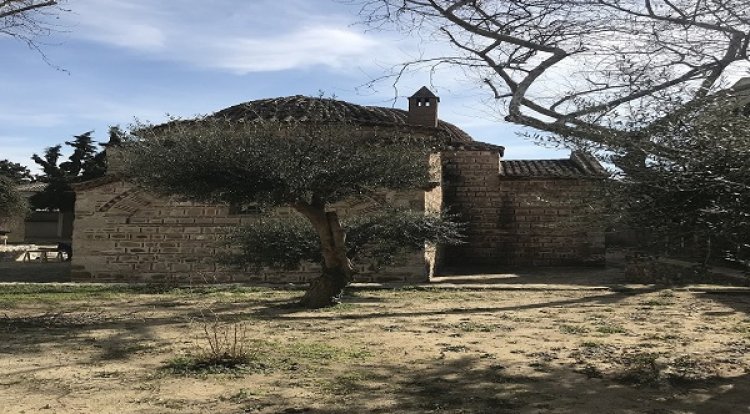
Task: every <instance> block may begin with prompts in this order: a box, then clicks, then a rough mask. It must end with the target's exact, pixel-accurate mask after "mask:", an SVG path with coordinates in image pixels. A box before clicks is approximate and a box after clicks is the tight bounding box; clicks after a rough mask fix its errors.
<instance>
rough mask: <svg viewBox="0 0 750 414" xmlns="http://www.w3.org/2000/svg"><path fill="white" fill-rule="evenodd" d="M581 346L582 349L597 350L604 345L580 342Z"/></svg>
mask: <svg viewBox="0 0 750 414" xmlns="http://www.w3.org/2000/svg"><path fill="white" fill-rule="evenodd" d="M581 346H582V347H584V348H599V347H602V346H604V344H602V343H601V342H594V341H586V342H582V343H581Z"/></svg>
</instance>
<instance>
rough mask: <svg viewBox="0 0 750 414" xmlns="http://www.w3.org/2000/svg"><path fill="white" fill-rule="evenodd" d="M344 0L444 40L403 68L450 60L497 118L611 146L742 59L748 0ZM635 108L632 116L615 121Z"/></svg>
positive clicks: (724, 79) (375, 17) (701, 92)
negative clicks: (494, 105) (498, 111)
mask: <svg viewBox="0 0 750 414" xmlns="http://www.w3.org/2000/svg"><path fill="white" fill-rule="evenodd" d="M351 1H354V2H356V3H358V4H362V5H363V8H362V16H363V18H364V19H365V21H366V23H368V24H369V25H372V26H377V27H379V26H381V25H396V26H398V27H399V28H400V29H402V30H407V31H411V30H417V31H420V32H422V33H425V32H428V33H430V34H431V35H432V36H434V37H435V38H437V39H438V40H443V41H446V42H448V43H450V44H451V45H452V46H453V48H452V52H450V54H447V55H443V56H422V57H420V58H418V59H416V60H414V61H412V62H408V63H406V64H405V65H404V66H402V67H401V68H400V69H401V70H402V71H403V70H404V69H406V68H409V67H413V66H415V65H416V66H420V65H445V64H451V65H456V66H460V67H462V68H463V69H465V71H468V72H470V73H472V74H473V75H476V76H477V80H479V81H480V82H482V83H483V85H484V86H485V87H486V88H488V90H489V91H491V94H492V96H494V98H496V99H497V100H500V101H502V103H503V104H504V108H505V113H504V114H503V115H505V119H506V120H507V121H509V122H513V123H517V124H521V125H526V126H531V127H534V128H537V129H539V130H542V131H546V132H550V133H553V134H555V135H558V136H562V137H565V138H567V139H583V140H584V141H586V142H593V143H597V144H601V145H605V146H607V147H608V148H609V149H612V150H615V151H624V152H630V153H632V152H637V146H638V145H639V144H638V140H639V136H643V135H644V134H642V133H641V134H639V133H638V132H637V131H638V130H642V128H644V127H647V126H648V125H649V124H650V123H652V122H654V121H655V120H657V119H659V118H660V117H661V116H663V115H664V114H666V113H667V112H668V111H671V110H673V109H674V108H675V107H677V106H683V105H685V104H687V103H689V102H693V101H696V100H700V99H703V98H704V97H706V96H708V95H711V94H713V93H715V92H716V91H719V90H722V89H724V88H725V87H727V86H728V80H729V79H730V78H731V77H730V76H729V74H730V72H733V71H735V70H736V69H738V70H741V69H743V65H744V64H746V63H747V61H748V43H750V1H748V0H351ZM745 70H746V69H745ZM395 76H396V77H398V74H396V75H395ZM633 113H638V117H637V119H638V120H639V121H638V124H637V125H634V124H633V123H626V122H622V120H623V119H633V117H632V115H633Z"/></svg>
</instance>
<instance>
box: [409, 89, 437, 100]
mask: <svg viewBox="0 0 750 414" xmlns="http://www.w3.org/2000/svg"><path fill="white" fill-rule="evenodd" d="M411 98H435V99H437V100H438V101H439V100H440V98H439V97H438V96H437V95H435V94H434V93H432V91H431V90H430V89H429V88H427V87H426V86H423V87H421V88H419V90H418V91H416V92H414V95H412V96H411Z"/></svg>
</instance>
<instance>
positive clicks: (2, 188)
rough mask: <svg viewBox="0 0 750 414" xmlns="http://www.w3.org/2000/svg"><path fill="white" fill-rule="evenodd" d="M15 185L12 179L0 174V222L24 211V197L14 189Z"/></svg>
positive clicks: (20, 214)
mask: <svg viewBox="0 0 750 414" xmlns="http://www.w3.org/2000/svg"><path fill="white" fill-rule="evenodd" d="M16 185H18V184H17V183H16V182H15V181H14V180H12V179H11V178H9V177H6V176H4V175H1V174H0V222H4V221H5V220H7V219H12V218H15V217H18V216H22V215H23V214H24V213H25V212H26V208H27V206H26V199H25V198H24V197H23V196H22V195H21V194H20V193H19V192H18V191H17V190H16Z"/></svg>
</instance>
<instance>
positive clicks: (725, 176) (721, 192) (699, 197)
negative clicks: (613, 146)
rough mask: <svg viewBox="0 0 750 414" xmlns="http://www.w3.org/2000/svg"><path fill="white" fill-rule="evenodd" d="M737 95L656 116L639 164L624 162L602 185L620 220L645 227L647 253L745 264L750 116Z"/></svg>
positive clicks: (749, 247) (749, 224)
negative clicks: (615, 177)
mask: <svg viewBox="0 0 750 414" xmlns="http://www.w3.org/2000/svg"><path fill="white" fill-rule="evenodd" d="M735 99H736V97H735ZM744 100H746V99H740V102H739V103H740V105H734V106H733V105H731V101H732V99H731V98H729V97H708V98H705V99H702V100H701V101H699V102H695V103H694V104H691V105H688V106H686V107H684V108H682V110H680V111H677V112H675V113H673V114H670V115H669V116H667V117H665V118H663V119H661V120H660V121H659V122H658V123H656V124H654V125H652V126H651V127H650V128H649V135H650V137H651V139H650V140H649V142H648V144H647V145H646V146H644V147H643V148H642V150H643V152H644V153H646V154H648V157H647V159H646V162H645V163H638V165H631V166H629V168H628V171H629V172H628V173H627V174H623V173H620V174H619V176H620V177H619V179H618V180H615V181H613V182H612V183H611V185H610V186H609V189H610V190H611V191H610V194H609V195H610V197H611V200H612V201H614V205H615V206H617V207H619V208H620V209H621V210H620V211H621V212H622V213H624V217H623V218H624V219H625V222H626V223H628V224H629V225H630V227H632V228H638V229H648V237H646V238H644V240H643V241H644V242H645V243H647V244H650V246H649V247H650V248H651V249H650V251H652V252H653V251H655V250H657V251H658V250H661V251H662V252H668V253H679V254H682V255H685V254H688V255H692V256H693V257H696V258H697V256H698V253H701V254H702V260H703V261H705V262H708V261H709V260H715V259H719V260H724V261H730V262H734V263H736V264H741V265H743V266H750V163H748V159H750V134H748V132H747V131H748V130H750V118H749V117H748V113H747V110H746V109H745V108H743V106H742V105H741V103H742V102H743V101H744ZM728 101H729V102H728ZM618 214H619V211H618ZM675 248H676V249H678V250H681V251H679V252H675V251H674V250H675ZM670 250H671V251H670Z"/></svg>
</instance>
